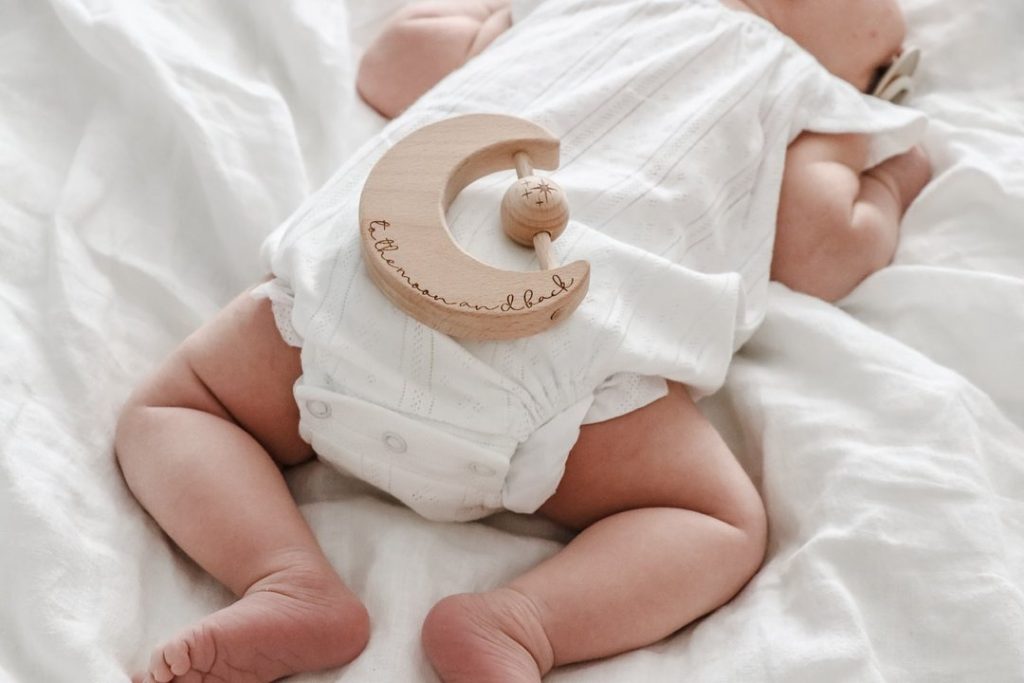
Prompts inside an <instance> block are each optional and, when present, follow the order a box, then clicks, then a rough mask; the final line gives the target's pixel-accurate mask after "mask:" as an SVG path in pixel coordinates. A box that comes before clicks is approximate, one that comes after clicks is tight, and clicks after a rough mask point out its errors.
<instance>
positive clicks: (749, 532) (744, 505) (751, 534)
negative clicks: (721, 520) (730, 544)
mask: <svg viewBox="0 0 1024 683" xmlns="http://www.w3.org/2000/svg"><path fill="white" fill-rule="evenodd" d="M730 512H731V514H730V515H729V519H730V520H731V521H730V522H729V523H730V524H732V526H733V527H734V528H736V529H737V530H739V531H740V532H741V536H740V538H739V539H738V541H737V543H738V555H739V563H740V564H741V565H742V567H743V568H745V570H746V572H745V573H746V578H750V577H751V576H753V575H754V573H755V572H756V571H757V570H758V569H759V568H760V567H761V563H762V562H764V555H765V550H766V548H767V545H768V515H767V513H766V512H765V509H764V502H763V501H762V500H761V496H760V495H759V494H758V492H757V489H755V488H754V486H753V484H750V486H749V488H748V489H747V490H745V491H744V492H743V493H741V494H740V495H739V496H738V497H737V501H736V502H735V504H734V507H733V509H732V510H731V511H730Z"/></svg>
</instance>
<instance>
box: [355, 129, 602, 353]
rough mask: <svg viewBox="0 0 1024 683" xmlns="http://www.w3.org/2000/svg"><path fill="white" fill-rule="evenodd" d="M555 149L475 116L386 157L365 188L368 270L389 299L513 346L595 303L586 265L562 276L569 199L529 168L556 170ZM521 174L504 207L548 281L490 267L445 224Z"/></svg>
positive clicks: (544, 138) (528, 132)
mask: <svg viewBox="0 0 1024 683" xmlns="http://www.w3.org/2000/svg"><path fill="white" fill-rule="evenodd" d="M558 148H559V142H558V139H557V138H555V137H554V136H552V135H551V133H549V132H548V131H547V130H545V129H544V128H542V127H540V126H538V125H536V124H534V123H531V122H529V121H526V120H524V119H520V118H516V117H512V116H503V115H497V114H471V115H468V116H460V117H456V118H452V119H447V120H445V121H440V122H438V123H434V124H431V125H428V126H425V127H423V128H421V129H419V130H417V131H415V132H413V133H412V134H410V135H409V136H408V137H406V138H404V139H402V140H400V141H399V142H398V143H396V144H395V145H394V147H392V148H391V149H390V150H388V151H387V152H386V153H385V154H384V156H383V157H381V159H380V161H378V162H377V165H376V166H374V168H373V170H372V171H370V175H369V177H368V179H367V181H366V184H365V185H364V187H363V193H362V196H361V198H360V203H359V225H360V235H361V244H362V251H363V259H364V261H365V262H366V266H367V271H368V272H369V274H370V277H371V279H372V280H373V281H374V283H375V284H376V285H377V286H378V287H379V288H380V290H381V291H382V292H383V293H384V295H385V296H387V298H388V299H389V300H390V301H391V302H392V303H394V304H395V305H396V306H398V307H399V308H400V309H402V310H403V311H405V312H406V313H408V314H409V315H411V316H412V317H414V318H416V319H417V320H419V321H420V322H422V323H424V324H425V325H428V326H430V327H432V328H434V329H436V330H439V331H441V332H444V333H446V334H449V335H451V336H453V337H459V338H463V339H475V340H496V339H515V338H518V337H525V336H529V335H532V334H537V333H539V332H542V331H544V330H546V329H548V328H549V327H551V326H552V325H554V324H555V323H556V322H557V321H558V320H560V319H562V318H564V317H566V316H568V315H569V314H570V313H572V312H573V311H574V310H575V309H576V307H577V306H579V304H580V302H581V301H582V300H583V297H584V296H585V295H586V293H587V288H588V286H589V284H590V264H589V263H587V262H586V261H574V262H572V263H569V264H567V265H564V266H557V267H556V266H555V265H554V263H553V258H552V255H551V240H554V239H556V238H557V237H558V235H560V234H561V233H562V231H563V230H564V229H565V226H566V224H567V223H568V217H569V210H568V202H567V201H566V199H565V193H564V192H563V191H562V190H561V188H559V187H558V185H557V184H555V183H554V182H553V181H552V180H551V179H549V178H540V177H538V176H535V175H533V165H534V164H535V165H537V166H538V167H540V168H543V169H548V170H550V169H554V168H556V167H557V166H558ZM513 167H514V168H516V170H517V172H518V175H519V180H517V181H516V182H515V184H513V185H512V187H511V188H509V191H508V192H507V193H506V195H505V198H504V200H503V201H502V210H501V213H502V223H503V226H504V229H505V232H506V234H507V235H508V236H509V237H511V238H512V239H514V240H515V241H516V242H519V243H520V244H525V245H530V246H533V247H534V248H535V249H536V250H537V256H538V259H539V261H540V264H541V270H538V271H534V272H519V271H511V270H502V269H499V268H494V267H493V266H489V265H487V264H485V263H482V262H480V261H478V260H477V259H475V258H473V257H472V256H471V255H470V254H468V253H467V252H466V251H464V250H463V249H462V248H461V247H460V246H459V245H458V244H457V243H456V242H455V239H454V238H453V237H452V234H451V231H450V230H449V228H448V223H447V219H446V218H445V214H446V213H447V211H448V207H449V206H451V203H452V202H453V201H454V200H455V197H457V196H458V194H459V192H461V191H462V190H463V189H464V188H465V187H466V186H467V185H469V184H470V183H472V182H473V181H474V180H477V179H479V178H481V177H483V176H485V175H488V174H490V173H494V172H496V171H501V170H506V169H510V168H513Z"/></svg>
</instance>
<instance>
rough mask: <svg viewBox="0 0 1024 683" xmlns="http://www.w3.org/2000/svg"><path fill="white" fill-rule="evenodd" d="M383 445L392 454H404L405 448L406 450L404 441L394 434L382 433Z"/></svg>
mask: <svg viewBox="0 0 1024 683" xmlns="http://www.w3.org/2000/svg"><path fill="white" fill-rule="evenodd" d="M384 445H385V446H387V447H388V450H389V451H391V452H392V453H405V450H406V448H408V446H407V445H406V443H405V439H403V438H402V437H401V436H399V435H398V434H395V433H394V432H384Z"/></svg>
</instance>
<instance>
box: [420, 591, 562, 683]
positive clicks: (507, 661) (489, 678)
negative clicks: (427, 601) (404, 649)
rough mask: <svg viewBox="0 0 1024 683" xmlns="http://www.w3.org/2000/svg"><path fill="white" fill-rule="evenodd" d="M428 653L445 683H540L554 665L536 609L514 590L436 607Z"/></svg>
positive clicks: (427, 627)
mask: <svg viewBox="0 0 1024 683" xmlns="http://www.w3.org/2000/svg"><path fill="white" fill-rule="evenodd" d="M423 649H424V651H425V652H426V654H427V659H429V660H430V663H431V664H432V665H433V667H434V670H435V671H437V674H438V676H440V677H441V680H442V681H444V683H461V682H463V681H465V682H466V683H499V682H500V683H526V682H529V683H537V682H538V681H540V679H541V677H542V676H543V675H544V674H546V673H547V672H548V671H550V670H551V668H552V667H553V666H554V659H555V658H554V652H553V651H552V649H551V645H550V643H549V642H548V638H547V635H545V633H544V627H543V625H542V624H541V620H540V615H539V612H538V610H537V608H536V606H535V605H534V603H533V602H531V601H530V600H529V599H528V598H527V597H526V596H525V595H523V594H522V593H519V592H518V591H515V590H512V589H509V588H499V589H497V590H493V591H490V592H488V593H465V594H462V595H452V596H449V597H447V598H445V599H444V600H442V601H440V602H439V603H437V604H436V605H434V608H433V609H432V610H430V614H428V615H427V618H426V621H425V622H424V623H423Z"/></svg>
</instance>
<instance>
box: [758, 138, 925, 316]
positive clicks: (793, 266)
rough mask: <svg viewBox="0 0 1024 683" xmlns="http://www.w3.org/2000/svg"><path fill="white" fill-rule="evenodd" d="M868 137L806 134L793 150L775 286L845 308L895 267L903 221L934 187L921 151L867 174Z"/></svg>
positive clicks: (785, 187) (782, 208)
mask: <svg viewBox="0 0 1024 683" xmlns="http://www.w3.org/2000/svg"><path fill="white" fill-rule="evenodd" d="M867 155H868V139H867V137H865V136H863V135H822V134H818V133H804V134H803V135H801V136H800V137H799V138H797V140H796V141H795V142H794V143H793V144H792V145H790V147H789V151H788V152H787V155H786V170H785V174H784V176H783V181H782V196H781V198H780V201H779V218H778V232H777V235H776V238H775V253H774V255H773V259H772V279H773V280H778V281H779V282H781V283H783V284H785V285H786V286H788V287H789V288H791V289H794V290H797V291H800V292H804V293H805V294H810V295H811V296H816V297H819V298H821V299H824V300H826V301H837V300H839V299H841V298H843V297H844V296H846V295H847V294H849V293H850V291H852V290H853V288H854V287H856V286H857V285H858V284H860V282H861V281H862V280H863V279H864V278H866V277H867V276H868V275H870V274H872V273H874V272H875V271H877V270H879V269H881V268H884V267H885V266H887V265H889V263H890V262H891V261H892V257H893V254H894V253H895V251H896V244H897V241H898V239H899V226H900V219H902V217H903V213H904V212H905V211H906V210H907V207H908V206H909V205H910V203H911V202H912V201H913V200H914V198H915V197H917V195H918V194H920V192H921V190H922V189H923V188H924V186H925V185H926V184H927V183H928V181H929V180H930V179H931V167H930V165H929V163H928V158H927V157H926V156H925V155H924V153H923V152H922V151H921V150H920V149H919V148H917V147H915V148H914V149H912V150H910V151H909V152H907V153H905V154H902V155H900V156H897V157H893V158H892V159H889V160H888V161H886V162H884V163H882V164H879V165H878V166H875V167H874V168H869V169H865V168H864V166H865V164H866V162H867Z"/></svg>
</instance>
